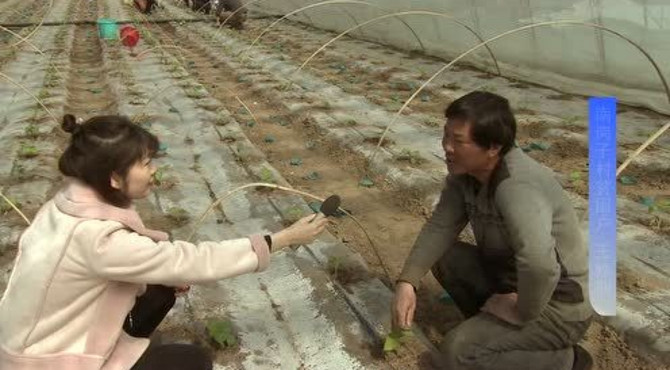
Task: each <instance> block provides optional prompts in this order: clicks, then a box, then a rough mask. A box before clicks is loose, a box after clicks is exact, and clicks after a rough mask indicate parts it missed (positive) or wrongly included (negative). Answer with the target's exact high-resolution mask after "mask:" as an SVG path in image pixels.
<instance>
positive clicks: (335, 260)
mask: <svg viewBox="0 0 670 370" xmlns="http://www.w3.org/2000/svg"><path fill="white" fill-rule="evenodd" d="M341 266H342V257H340V256H330V257H328V266H327V268H328V273H330V274H331V275H333V277H335V279H337V273H338V272H339V271H340V267H341Z"/></svg>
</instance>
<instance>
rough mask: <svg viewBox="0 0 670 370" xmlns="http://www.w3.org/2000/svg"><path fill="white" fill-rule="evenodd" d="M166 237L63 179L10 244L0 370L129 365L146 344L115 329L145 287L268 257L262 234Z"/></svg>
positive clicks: (227, 272)
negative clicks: (12, 258)
mask: <svg viewBox="0 0 670 370" xmlns="http://www.w3.org/2000/svg"><path fill="white" fill-rule="evenodd" d="M167 239H168V238H167V234H165V233H163V232H160V231H155V230H150V229H147V228H146V227H144V225H143V224H142V221H141V219H140V217H139V216H138V214H137V212H135V210H134V209H132V208H130V209H122V208H117V207H114V206H111V205H109V204H107V203H105V202H104V201H103V200H102V199H101V198H100V197H99V196H98V195H97V193H95V191H93V190H92V189H91V188H89V187H87V186H85V185H83V184H82V183H81V182H79V181H76V180H73V179H69V183H68V184H67V186H66V187H65V188H64V189H63V190H61V191H60V192H59V193H58V194H56V196H55V197H54V198H53V199H51V200H50V201H48V202H47V203H46V204H45V205H44V206H42V208H41V209H40V211H39V212H38V213H37V215H36V216H35V220H34V221H33V222H32V224H31V225H30V227H28V228H27V229H26V231H25V232H24V233H23V235H22V236H21V239H20V241H19V249H18V254H17V258H16V262H15V265H14V269H13V271H12V275H11V277H10V279H9V283H8V285H7V289H6V291H5V293H4V295H3V297H2V300H0V370H46V369H49V370H66V369H67V370H128V369H130V368H131V367H132V366H133V365H134V364H135V362H136V361H137V359H138V358H139V357H140V355H141V354H142V353H143V352H144V351H145V349H146V348H147V346H148V344H149V341H148V340H147V339H139V338H132V337H130V336H128V335H126V334H125V333H124V332H123V330H122V325H123V321H124V319H125V317H126V315H127V314H128V312H129V311H130V310H131V308H132V307H133V304H134V303H135V297H136V296H138V295H140V294H141V293H142V292H144V289H145V287H146V285H145V284H165V285H181V284H191V283H199V282H208V281H215V280H219V279H224V278H228V277H232V276H237V275H242V274H246V273H251V272H254V271H262V270H264V269H265V268H267V266H268V263H269V249H268V245H267V243H266V242H265V240H264V239H263V237H262V236H261V235H253V236H250V237H248V238H241V239H236V240H227V241H222V242H211V241H208V242H201V243H198V244H191V243H188V242H185V241H175V242H169V241H167Z"/></svg>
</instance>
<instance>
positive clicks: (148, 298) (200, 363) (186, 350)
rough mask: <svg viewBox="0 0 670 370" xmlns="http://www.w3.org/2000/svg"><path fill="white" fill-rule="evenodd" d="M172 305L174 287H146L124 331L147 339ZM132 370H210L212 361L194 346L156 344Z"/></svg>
mask: <svg viewBox="0 0 670 370" xmlns="http://www.w3.org/2000/svg"><path fill="white" fill-rule="evenodd" d="M174 302H175V290H174V288H171V287H166V286H163V285H148V286H147V291H146V292H145V293H144V294H143V295H141V296H140V297H138V298H137V301H136V302H135V306H133V309H132V310H131V311H130V314H128V317H127V318H126V321H125V323H124V324H123V330H124V331H125V332H126V333H128V334H129V335H131V336H133V337H141V338H148V337H149V336H150V335H151V334H152V333H153V332H154V330H156V328H157V327H158V325H160V323H161V321H163V319H164V318H165V315H167V313H168V312H169V311H170V309H171V308H172V306H174ZM131 370H212V360H211V357H210V355H209V354H208V353H207V351H206V350H205V349H204V348H201V347H199V346H196V345H192V344H159V345H151V346H149V348H148V349H147V350H146V351H145V352H144V354H142V356H141V357H140V358H139V360H137V363H135V365H134V366H133V368H132V369H131Z"/></svg>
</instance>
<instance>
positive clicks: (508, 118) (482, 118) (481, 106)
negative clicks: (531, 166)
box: [444, 91, 516, 156]
mask: <svg viewBox="0 0 670 370" xmlns="http://www.w3.org/2000/svg"><path fill="white" fill-rule="evenodd" d="M444 115H445V117H447V119H450V120H459V121H460V120H462V121H466V122H468V123H469V124H470V134H471V135H472V139H473V140H474V142H475V143H476V144H477V145H479V146H480V147H482V148H486V149H489V148H491V147H492V146H494V145H500V146H501V149H500V155H501V156H502V155H504V154H505V153H507V152H508V151H509V150H510V149H511V148H512V147H513V146H514V140H515V138H516V120H515V119H514V114H513V113H512V109H511V108H510V105H509V101H508V100H507V99H505V98H503V97H502V96H500V95H496V94H493V93H490V92H486V91H473V92H471V93H469V94H466V95H464V96H462V97H460V98H458V99H456V100H454V101H453V102H452V103H451V104H449V106H448V107H447V109H446V111H445V112H444Z"/></svg>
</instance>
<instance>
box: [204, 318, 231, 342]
mask: <svg viewBox="0 0 670 370" xmlns="http://www.w3.org/2000/svg"><path fill="white" fill-rule="evenodd" d="M207 334H208V335H209V337H210V338H211V339H212V340H213V341H214V342H215V343H217V344H218V345H219V346H221V347H233V346H235V345H237V338H236V336H235V331H234V330H233V324H232V323H231V322H230V321H228V320H214V321H210V322H209V323H207Z"/></svg>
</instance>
